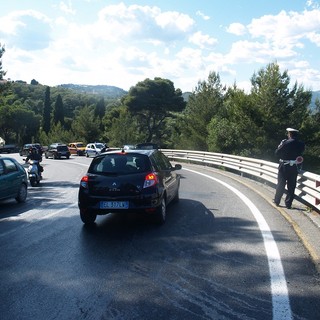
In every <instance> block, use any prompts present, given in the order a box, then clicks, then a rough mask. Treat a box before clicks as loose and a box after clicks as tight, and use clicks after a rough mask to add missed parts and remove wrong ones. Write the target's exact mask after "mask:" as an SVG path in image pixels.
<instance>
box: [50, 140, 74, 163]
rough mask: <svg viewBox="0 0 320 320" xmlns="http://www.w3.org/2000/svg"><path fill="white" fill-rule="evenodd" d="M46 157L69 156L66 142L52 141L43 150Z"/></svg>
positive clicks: (59, 157) (58, 157) (67, 157)
mask: <svg viewBox="0 0 320 320" xmlns="http://www.w3.org/2000/svg"><path fill="white" fill-rule="evenodd" d="M45 157H46V159H48V158H53V159H61V158H66V159H69V158H70V151H69V148H68V146H67V145H66V144H63V143H53V144H51V145H50V146H49V147H48V149H47V150H46V152H45Z"/></svg>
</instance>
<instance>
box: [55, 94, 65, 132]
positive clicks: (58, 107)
mask: <svg viewBox="0 0 320 320" xmlns="http://www.w3.org/2000/svg"><path fill="white" fill-rule="evenodd" d="M53 123H54V124H57V123H60V124H61V125H62V126H63V125H64V110H63V102H62V98H61V95H60V94H58V96H57V99H56V103H55V104H54V109H53Z"/></svg>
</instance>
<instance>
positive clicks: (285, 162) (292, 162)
mask: <svg viewBox="0 0 320 320" xmlns="http://www.w3.org/2000/svg"><path fill="white" fill-rule="evenodd" d="M280 162H281V163H283V164H284V165H286V164H289V165H290V166H291V167H292V166H293V165H295V164H297V161H296V160H282V159H280Z"/></svg>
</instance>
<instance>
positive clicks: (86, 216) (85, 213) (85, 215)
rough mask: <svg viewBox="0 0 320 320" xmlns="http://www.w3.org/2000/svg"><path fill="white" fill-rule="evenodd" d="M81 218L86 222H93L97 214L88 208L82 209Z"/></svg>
mask: <svg viewBox="0 0 320 320" xmlns="http://www.w3.org/2000/svg"><path fill="white" fill-rule="evenodd" d="M80 218H81V220H82V222H83V223H84V224H93V223H94V222H95V221H96V218H97V215H96V214H95V213H93V212H92V211H91V210H88V209H80Z"/></svg>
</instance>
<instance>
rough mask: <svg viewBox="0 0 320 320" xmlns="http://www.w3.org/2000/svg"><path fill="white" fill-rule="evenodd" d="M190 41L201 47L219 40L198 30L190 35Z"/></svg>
mask: <svg viewBox="0 0 320 320" xmlns="http://www.w3.org/2000/svg"><path fill="white" fill-rule="evenodd" d="M189 42H190V43H193V44H195V45H197V46H199V47H200V48H205V47H206V46H212V45H214V44H216V43H217V42H218V41H217V39H214V38H211V37H210V36H209V35H207V34H202V32H201V31H198V32H196V33H194V34H192V35H190V37H189Z"/></svg>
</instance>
